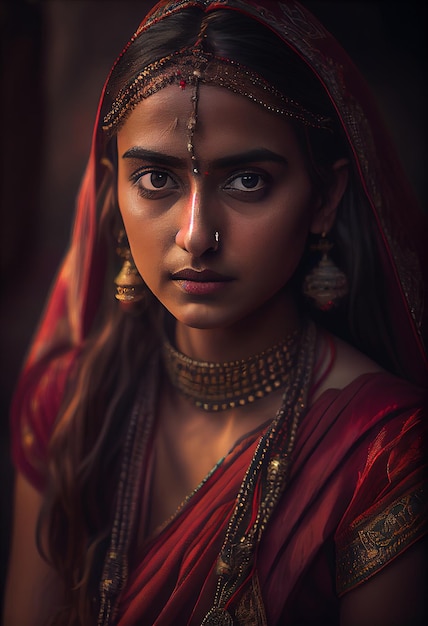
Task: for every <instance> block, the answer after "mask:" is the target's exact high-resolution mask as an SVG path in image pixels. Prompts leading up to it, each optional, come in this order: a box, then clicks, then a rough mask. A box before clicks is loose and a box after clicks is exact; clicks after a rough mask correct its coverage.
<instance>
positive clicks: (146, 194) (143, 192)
mask: <svg viewBox="0 0 428 626" xmlns="http://www.w3.org/2000/svg"><path fill="white" fill-rule="evenodd" d="M148 174H152V175H153V174H158V175H164V176H166V177H167V180H168V179H169V180H170V181H172V183H173V186H170V187H159V189H158V190H156V189H147V188H145V187H144V186H143V184H142V182H141V181H142V178H143V177H144V176H147V175H148ZM130 180H131V182H132V184H133V185H135V187H136V188H137V191H138V193H139V195H140V196H142V197H143V198H147V199H149V200H150V199H157V198H159V197H160V194H161V193H162V192H163V191H171V190H174V189H177V188H178V184H177V182H176V180H175V178H174V177H173V176H172V175H171V174H170V173H169V172H167V171H165V170H156V169H153V168H147V169H144V170H139V171H138V172H135V173H133V174H131V176H130Z"/></svg>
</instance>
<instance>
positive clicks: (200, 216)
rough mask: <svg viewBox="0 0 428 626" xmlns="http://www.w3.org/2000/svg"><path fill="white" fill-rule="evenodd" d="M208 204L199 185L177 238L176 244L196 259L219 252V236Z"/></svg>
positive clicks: (188, 202)
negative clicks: (208, 253) (207, 253)
mask: <svg viewBox="0 0 428 626" xmlns="http://www.w3.org/2000/svg"><path fill="white" fill-rule="evenodd" d="M208 204H209V202H208V199H206V198H205V197H204V196H203V195H202V192H201V189H200V187H199V185H198V186H197V187H195V189H192V191H191V193H190V196H189V198H188V199H187V201H186V204H185V206H184V209H183V212H182V215H181V223H180V229H179V231H178V232H177V235H176V237H175V242H176V244H177V245H178V246H179V247H180V248H182V249H183V250H186V251H187V252H189V253H190V254H191V255H192V256H194V257H201V256H202V255H203V254H205V253H206V252H216V251H217V250H218V246H219V234H218V230H216V226H215V225H214V224H213V220H212V216H211V214H210V209H209V206H208Z"/></svg>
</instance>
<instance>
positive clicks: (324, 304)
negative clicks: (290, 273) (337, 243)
mask: <svg viewBox="0 0 428 626" xmlns="http://www.w3.org/2000/svg"><path fill="white" fill-rule="evenodd" d="M332 247H333V244H332V243H330V241H328V239H327V238H326V233H325V232H323V233H322V235H321V238H320V240H319V242H318V243H317V244H316V245H314V246H311V250H316V251H318V252H321V259H320V261H319V263H318V265H316V266H315V267H314V268H313V270H312V271H311V272H309V274H308V275H307V276H306V278H305V280H304V283H303V293H304V294H305V296H306V297H308V298H309V299H310V300H312V302H313V304H314V305H315V306H316V307H317V308H318V309H320V310H321V311H329V310H330V309H332V308H333V307H335V306H337V304H338V302H339V301H340V299H341V298H343V297H344V296H346V294H347V293H348V279H347V278H346V274H344V272H342V270H340V269H339V268H338V267H337V265H335V264H334V263H333V261H332V260H331V258H330V257H329V255H328V253H329V251H330V250H331V248H332Z"/></svg>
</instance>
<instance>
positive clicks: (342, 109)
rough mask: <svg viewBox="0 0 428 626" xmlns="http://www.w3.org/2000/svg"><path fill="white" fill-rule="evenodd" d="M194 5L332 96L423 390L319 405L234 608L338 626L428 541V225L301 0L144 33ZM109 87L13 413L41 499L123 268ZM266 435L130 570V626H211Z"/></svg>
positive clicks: (252, 619)
mask: <svg viewBox="0 0 428 626" xmlns="http://www.w3.org/2000/svg"><path fill="white" fill-rule="evenodd" d="M193 5H197V6H201V7H203V8H204V10H206V11H208V12H209V11H211V10H213V9H216V8H224V9H230V10H233V11H239V12H241V13H243V14H246V15H249V16H251V17H253V18H254V19H256V20H258V21H260V22H261V23H263V24H265V25H266V26H267V27H268V28H270V29H271V30H273V31H274V32H275V33H276V34H277V35H278V36H279V37H280V38H281V39H282V40H283V41H284V43H285V44H286V45H288V46H289V47H290V48H291V49H292V50H293V51H294V52H296V53H297V54H298V55H299V56H300V57H301V58H302V59H303V60H304V61H305V62H306V63H307V65H308V66H309V67H310V68H311V70H312V71H313V72H314V74H315V75H316V76H317V77H318V79H319V81H320V82H321V83H322V85H323V86H324V88H325V90H326V92H327V94H328V96H329V98H330V100H331V102H332V105H333V107H334V109H335V110H336V112H337V115H338V118H339V120H340V122H341V124H342V128H343V131H344V133H345V135H346V137H347V139H348V143H349V148H350V151H351V154H352V157H353V160H354V163H353V165H354V171H355V176H356V179H357V180H358V184H359V186H360V188H361V192H362V194H363V195H364V197H365V200H366V202H367V203H368V205H369V207H370V211H371V215H372V218H373V233H374V238H375V240H376V244H377V248H378V252H379V257H380V262H381V265H382V271H383V276H384V282H385V286H386V304H387V306H388V308H389V310H390V311H393V315H394V318H393V326H394V328H393V333H394V336H395V340H396V343H397V346H398V351H399V353H400V360H401V362H402V364H403V367H404V369H405V370H406V371H407V374H408V378H409V380H411V381H413V382H414V383H415V386H414V385H412V384H409V383H404V382H402V381H400V380H398V379H396V378H394V377H393V376H391V375H389V374H377V375H367V376H363V377H360V378H358V379H357V380H356V381H354V382H353V383H351V384H350V385H349V386H348V387H346V388H345V389H343V390H341V391H338V390H329V391H327V392H325V393H323V395H322V396H321V397H320V398H319V399H318V400H317V401H316V402H315V403H314V405H313V406H312V407H311V408H310V410H309V411H308V412H307V414H306V415H305V416H304V418H303V420H302V423H301V425H300V428H299V430H298V436H297V439H296V447H295V449H294V452H293V458H292V464H291V475H290V479H289V483H288V485H287V489H286V491H285V492H284V494H283V496H282V498H281V500H280V503H279V505H278V507H277V508H276V510H275V512H274V515H273V517H272V518H271V520H270V523H269V525H268V527H267V528H266V531H265V533H264V535H263V537H262V541H261V543H260V545H259V546H258V550H257V553H256V558H255V562H254V568H253V570H252V575H251V577H250V578H249V579H248V580H247V581H246V585H245V586H244V587H242V588H241V589H240V592H239V594H237V596H236V597H235V598H234V601H233V602H234V606H233V607H231V611H232V613H233V614H234V617H235V622H236V623H237V624H245V626H251V625H253V624H254V625H256V624H257V625H261V624H269V625H276V624H294V623H297V622H298V623H299V624H302V623H306V622H310V621H311V620H312V622H315V623H317V622H318V623H320V622H321V623H322V622H323V621H324V622H326V623H331V624H334V623H335V621H337V607H338V601H339V600H338V598H339V596H340V595H341V594H342V593H346V591H347V590H349V589H351V588H353V587H355V586H356V585H358V584H360V583H361V582H362V581H364V580H367V579H368V578H369V577H370V576H372V575H373V574H375V573H376V572H377V571H379V569H381V568H382V567H383V566H384V565H386V564H387V563H388V562H389V561H390V560H391V559H393V558H395V557H396V556H397V555H398V554H400V553H401V552H402V551H403V550H405V549H406V548H407V547H408V546H409V545H411V544H412V543H413V542H415V541H416V540H417V539H418V538H420V537H421V536H422V534H423V533H424V532H426V528H423V526H424V520H425V519H426V517H427V516H426V496H425V497H424V496H423V495H422V491H421V489H422V487H421V485H422V478H423V465H424V458H423V455H422V420H423V419H425V421H426V415H423V414H424V413H425V412H426V401H425V399H424V395H423V393H422V392H421V389H420V386H421V385H422V386H423V385H425V384H426V381H427V372H428V366H427V358H426V352H425V349H424V345H423V338H424V334H425V329H426V321H427V317H426V310H425V309H424V302H423V298H421V292H423V289H421V286H422V285H421V282H418V281H421V280H422V279H421V278H419V277H420V275H421V274H420V267H419V265H420V264H421V263H422V258H423V256H424V254H423V252H422V251H423V250H424V243H425V242H424V237H423V233H424V229H425V226H426V221H425V218H424V217H423V215H422V213H420V212H419V208H418V206H417V203H416V201H415V199H414V197H413V194H412V192H411V190H410V188H409V185H408V184H407V182H406V180H405V178H404V176H403V174H402V171H401V167H400V165H399V163H398V161H397V159H396V158H395V156H394V151H393V149H392V148H391V145H390V143H389V140H388V139H387V137H386V135H385V133H384V128H383V123H382V121H381V120H380V118H379V116H378V114H377V112H376V108H375V106H374V104H373V101H372V99H371V96H370V95H369V93H368V91H367V88H366V86H365V83H364V81H363V80H362V78H361V77H360V75H359V74H358V71H357V70H356V68H355V67H354V65H353V63H352V62H351V61H350V60H349V59H348V58H347V56H346V54H345V52H344V51H343V50H342V49H341V47H340V46H339V44H338V43H337V42H336V41H335V40H334V39H333V38H332V37H331V36H330V35H329V33H327V32H326V31H325V29H324V28H323V26H322V25H321V24H319V23H318V22H317V20H316V19H315V18H314V17H313V16H311V15H310V14H308V12H307V11H306V9H304V8H303V7H302V6H301V5H299V4H298V3H297V2H295V1H294V0H288V1H287V2H270V1H269V0H260V1H259V2H257V1H253V0H245V1H241V0H214V1H213V2H209V1H206V0H177V1H175V2H168V3H166V2H161V3H160V4H159V5H157V8H156V9H155V10H153V11H152V12H151V14H150V15H149V16H148V17H147V18H146V19H145V20H144V21H143V23H142V25H141V26H140V28H139V29H138V31H137V33H136V34H135V35H134V37H133V39H134V38H135V37H141V36H142V37H143V36H144V32H145V31H146V30H147V29H148V28H150V26H151V25H152V24H153V23H156V22H158V21H159V20H162V19H164V18H165V17H166V16H167V15H168V14H169V13H171V12H175V11H180V10H182V9H184V8H186V7H188V6H193ZM107 84H108V83H106V86H107ZM105 89H106V87H105V88H104V91H103V94H102V97H101V100H100V105H99V111H98V115H97V120H96V125H95V129H94V135H93V143H92V149H91V155H90V160H89V164H88V168H87V171H86V174H85V177H84V180H83V183H82V187H81V190H80V193H79V198H78V204H77V214H76V221H75V226H74V231H73V237H72V242H71V245H70V249H69V251H68V253H67V255H66V257H65V259H64V262H63V264H62V266H61V268H60V271H59V274H58V278H57V280H56V281H55V284H54V287H53V290H52V293H51V296H50V299H49V302H48V306H47V309H46V312H45V314H44V316H43V319H42V321H41V325H40V328H39V330H38V332H37V334H36V337H35V339H34V342H33V345H32V348H31V350H30V353H29V356H28V359H27V362H26V364H25V367H24V371H23V373H22V376H21V379H20V381H19V384H18V388H17V391H16V394H15V399H14V404H13V409H12V434H13V455H14V459H15V464H16V466H17V468H18V469H19V470H20V471H21V472H22V473H23V474H24V475H25V476H26V477H27V478H28V480H29V481H30V482H32V484H34V485H35V486H36V487H37V488H39V489H43V486H44V483H45V479H46V459H47V455H48V451H47V450H48V445H49V440H50V436H51V432H52V428H53V427H54V426H53V425H54V422H55V419H56V416H57V413H58V411H59V407H60V405H61V401H62V397H63V391H64V387H65V384H66V381H67V378H68V375H69V371H70V368H71V367H72V366H73V363H74V360H75V356H76V354H78V353H79V351H80V350H81V348H82V346H84V344H85V341H86V339H87V337H88V334H89V332H90V329H91V326H92V324H93V321H94V319H95V316H96V314H97V312H98V310H99V307H100V302H101V285H103V284H104V282H105V279H106V273H107V271H108V263H107V258H108V250H107V243H106V241H105V240H104V239H103V238H102V237H100V236H99V235H100V233H99V212H100V206H101V202H100V196H102V194H103V191H102V188H103V181H104V180H105V177H106V176H108V175H109V173H108V168H107V166H106V164H105V160H104V156H105V148H106V141H107V140H106V138H105V136H104V134H103V132H102V129H101V126H102V112H103V105H104V93H105ZM403 207H405V210H403ZM261 434H262V433H261V432H257V433H251V434H249V435H248V437H246V438H245V439H243V440H242V441H240V442H238V443H237V444H236V446H235V447H234V449H233V450H232V451H231V452H230V454H229V455H228V456H227V457H226V458H225V459H224V460H223V461H222V462H221V463H220V464H219V465H218V467H216V468H215V470H214V471H213V473H212V474H211V475H210V476H209V477H208V478H207V480H206V481H205V482H204V484H203V485H201V486H200V488H199V489H198V490H197V491H196V492H195V493H194V494H193V495H192V496H191V498H190V499H189V500H188V502H186V504H185V505H184V506H183V507H182V508H181V510H180V511H179V512H178V513H177V514H176V516H175V517H174V518H173V519H172V520H171V521H170V522H169V523H168V525H167V526H166V527H165V528H164V529H163V530H162V531H161V532H159V533H158V534H157V535H156V536H155V537H153V538H152V539H150V540H148V541H147V543H146V544H145V546H144V549H143V554H141V555H138V559H137V560H136V562H132V561H131V564H130V565H131V566H130V575H129V579H128V581H127V584H126V587H125V590H124V593H123V595H122V596H121V599H120V603H119V616H120V619H119V624H120V626H131V625H132V624H141V623H142V620H143V623H144V624H147V625H148V626H149V625H150V624H156V626H161V625H165V626H166V625H167V624H168V625H170V624H192V625H193V624H200V623H201V620H202V619H203V617H204V616H205V615H206V613H207V611H208V610H209V609H210V608H211V606H212V602H213V596H214V594H215V584H216V573H215V568H216V561H217V558H218V555H219V551H220V548H221V544H222V541H223V538H224V533H225V529H226V527H227V524H228V520H229V518H230V515H231V512H232V510H233V508H234V505H235V500H236V494H237V491H238V489H239V486H240V485H241V482H242V479H243V475H244V473H245V471H246V468H247V467H248V464H249V462H250V461H251V458H252V455H253V453H254V449H255V446H256V445H257V441H258V438H259V437H260V435H261ZM148 462H149V460H148V459H146V463H148ZM146 469H147V470H148V469H149V466H148V465H147V466H146ZM424 508H425V513H424ZM131 554H132V550H131ZM336 576H337V590H336V584H335V582H334V579H335V577H336Z"/></svg>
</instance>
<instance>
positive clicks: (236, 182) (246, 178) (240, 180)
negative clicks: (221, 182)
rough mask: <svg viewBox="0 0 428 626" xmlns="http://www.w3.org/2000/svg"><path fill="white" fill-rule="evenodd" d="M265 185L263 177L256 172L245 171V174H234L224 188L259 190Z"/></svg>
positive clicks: (245, 190) (240, 190) (231, 189)
mask: <svg viewBox="0 0 428 626" xmlns="http://www.w3.org/2000/svg"><path fill="white" fill-rule="evenodd" d="M265 187H266V180H265V178H264V177H263V176H262V175H261V174H257V173H256V172H246V173H245V174H239V175H238V176H234V177H233V178H230V179H229V180H228V181H227V183H226V185H225V186H224V188H225V189H227V190H228V191H239V192H244V193H246V192H255V191H260V190H261V189H264V188H265Z"/></svg>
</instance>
